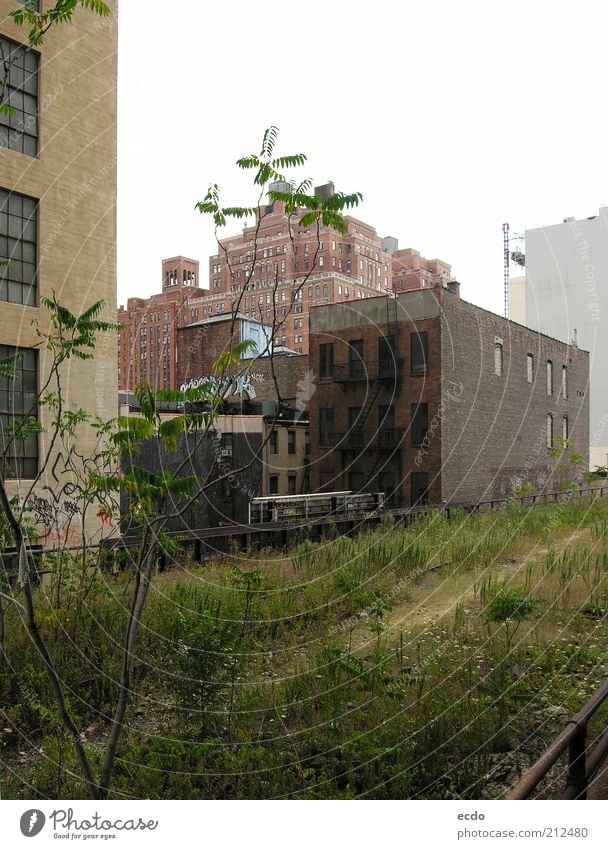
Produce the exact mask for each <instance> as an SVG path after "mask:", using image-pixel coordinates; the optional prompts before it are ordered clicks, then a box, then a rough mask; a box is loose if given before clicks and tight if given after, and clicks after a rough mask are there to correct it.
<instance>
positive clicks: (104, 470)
mask: <svg viewBox="0 0 608 849" xmlns="http://www.w3.org/2000/svg"><path fill="white" fill-rule="evenodd" d="M83 5H88V4H86V3H84V4H83ZM276 136H277V131H276V129H275V128H274V127H271V128H269V129H268V130H267V131H266V132H265V134H264V139H263V143H262V149H261V152H260V154H259V155H257V156H250V157H245V158H243V159H240V160H238V162H237V165H238V166H239V167H240V168H242V169H244V170H252V171H253V186H254V190H255V191H256V192H257V195H258V200H257V205H256V206H252V207H222V206H221V205H220V201H219V189H218V188H217V186H216V185H213V186H212V187H211V188H210V189H209V192H208V193H207V195H206V197H205V199H204V200H203V201H201V203H200V204H198V205H197V206H198V209H199V210H200V212H202V213H203V214H206V215H210V216H211V217H212V219H213V222H214V224H215V227H216V228H219V227H222V226H224V224H225V223H226V222H227V221H229V220H231V219H236V220H239V219H241V218H243V217H244V216H245V215H246V214H249V215H251V214H255V215H256V217H257V219H258V231H257V232H259V222H260V220H261V219H262V217H263V215H264V211H263V209H262V207H261V198H262V196H263V194H264V193H265V191H266V190H267V187H268V183H269V182H270V181H275V182H281V183H282V184H284V188H282V189H281V190H280V191H279V190H270V191H269V195H270V196H271V197H274V198H275V199H280V200H282V201H283V202H284V203H285V205H286V208H287V211H288V215H289V221H290V230H291V226H292V222H297V223H299V224H301V225H303V226H309V227H314V228H315V229H316V233H317V246H316V251H315V257H316V255H317V254H318V251H319V245H320V242H319V237H320V233H321V228H322V226H329V227H333V228H335V229H338V230H343V229H345V224H344V219H343V217H342V210H343V209H345V208H349V207H351V206H354V205H356V203H358V201H359V199H360V195H359V194H354V195H335V196H333V197H331V198H329V199H324V198H321V197H318V196H315V195H314V194H313V195H310V194H307V192H308V191H309V189H310V186H311V181H309V180H305V181H304V182H301V183H300V184H299V185H298V186H297V187H296V186H295V184H293V183H288V182H287V180H286V178H285V176H284V171H285V170H286V169H289V168H291V167H296V166H299V165H301V164H302V163H303V162H304V161H305V159H306V157H305V156H304V155H303V154H296V155H294V156H275V154H274V147H275V142H276ZM279 169H281V170H279ZM220 247H222V248H223V249H224V250H225V247H224V246H223V245H222V243H221V242H220ZM253 253H254V261H253V263H252V266H251V272H250V275H249V279H250V278H251V276H252V275H253V273H254V268H255V261H256V258H257V255H258V249H257V235H256V239H255V240H254V251H253ZM312 267H313V268H314V262H313V264H312ZM308 277H309V275H307V277H305V278H304V280H303V281H300V283H299V284H295V285H294V287H293V288H292V299H291V304H290V306H293V304H294V302H295V300H296V298H295V297H294V296H293V293H297V291H298V290H299V289H301V287H302V285H304V283H305V282H306V280H307V279H308ZM278 285H279V280H278V277H277V279H276V280H275V287H274V288H275V292H276V288H277V287H278ZM242 291H243V290H241V292H240V293H239V294H238V296H237V298H236V301H235V303H234V304H233V307H232V322H233V325H234V322H235V320H236V315H237V312H238V309H239V306H240V299H241V298H242ZM274 300H275V307H274V309H273V314H274V315H273V322H272V337H271V338H274V335H275V334H276V331H277V328H279V327H280V326H281V324H282V323H283V322H284V320H285V318H286V316H283V315H280V314H279V312H278V309H277V308H276V299H274ZM44 304H45V306H46V307H47V308H48V309H49V310H50V313H51V329H50V330H49V332H44V333H43V332H39V338H40V345H43V346H45V347H46V349H47V350H48V351H49V353H50V355H51V367H50V371H49V376H48V379H47V380H46V382H45V385H44V386H43V388H42V390H41V391H40V392H39V393H38V394H37V396H36V398H35V400H34V402H33V403H32V406H31V409H30V410H29V411H28V415H26V416H25V417H24V418H23V419H22V420H20V421H18V422H17V423H16V424H15V425H14V427H13V428H12V429H11V428H10V427H9V428H5V429H4V437H5V443H4V447H3V452H2V453H0V465H1V468H2V470H3V472H4V477H2V478H0V509H1V514H2V516H3V517H4V527H3V528H0V530H1V531H2V533H0V541H1V542H0V544H1V545H2V550H3V553H4V555H6V554H7V553H9V552H15V555H16V558H17V561H18V569H17V574H16V575H15V574H14V572H12V571H11V566H10V562H9V561H8V560H7V559H6V557H5V558H4V559H3V563H2V566H3V568H2V574H1V580H2V586H1V591H0V600H1V601H2V602H3V603H4V604H10V605H12V606H13V607H14V608H15V609H16V610H18V611H19V613H20V616H21V619H22V623H23V626H24V627H25V628H26V630H27V632H28V634H29V636H30V637H31V640H32V643H33V645H34V646H35V648H36V651H37V652H38V654H39V656H40V657H41V659H42V661H43V663H44V668H45V673H46V675H47V678H48V680H49V682H50V684H51V689H52V694H53V698H54V701H55V710H56V711H57V722H58V723H59V724H60V725H61V727H63V728H64V729H65V731H66V732H67V733H68V734H69V737H70V740H71V741H72V744H73V746H74V750H75V754H76V758H77V761H78V764H79V766H80V770H81V773H82V776H83V778H84V781H85V782H86V785H87V788H88V792H89V794H90V795H91V797H92V798H95V799H103V798H107V796H108V794H109V792H110V787H111V782H112V774H113V769H114V765H115V761H116V756H117V752H118V746H119V742H120V739H121V734H122V732H123V729H124V725H125V717H126V712H127V708H128V704H129V696H130V693H131V688H132V675H133V665H134V662H135V660H136V648H137V643H138V636H139V631H140V627H141V623H142V618H143V615H144V610H145V607H146V602H147V600H148V597H149V592H150V588H151V586H152V583H153V580H154V575H155V571H156V565H157V562H158V559H159V556H160V555H161V554H162V553H163V552H164V551H166V550H167V549H168V548H169V547H170V546H171V540H170V538H169V536H168V535H167V530H168V528H169V527H170V525H171V522H172V521H174V520H175V519H177V518H179V517H182V516H183V515H184V514H185V512H186V511H187V510H188V509H189V508H190V507H191V506H192V505H195V504H197V503H198V502H199V500H200V498H201V497H202V495H203V494H204V493H205V491H206V490H208V489H209V487H211V486H213V485H217V483H218V482H219V481H221V480H223V479H225V478H227V477H230V476H232V475H235V474H238V473H239V472H240V471H243V470H244V469H245V468H247V467H248V466H249V465H251V464H252V463H253V462H255V461H256V459H257V458H259V457H260V455H261V451H262V450H263V447H264V444H265V442H264V443H263V444H262V446H260V448H259V449H258V451H257V452H254V453H253V455H252V457H251V459H250V460H249V461H248V462H247V464H245V465H243V466H241V467H240V468H239V469H231V470H229V471H225V472H222V471H221V472H220V473H219V474H217V473H214V472H213V470H210V471H209V474H208V475H207V476H206V477H205V478H204V479H202V480H201V479H199V478H198V477H197V476H195V475H192V474H188V471H189V465H190V461H191V457H192V455H193V453H194V452H196V451H197V450H198V448H199V447H200V446H201V445H202V444H203V442H204V440H206V439H208V438H210V437H212V436H213V435H214V433H215V427H214V425H215V423H216V421H217V416H218V412H219V410H220V409H221V405H222V403H223V401H224V400H225V398H226V394H227V392H228V391H229V389H228V384H227V382H226V377H227V376H234V374H235V373H236V374H239V373H242V372H243V371H244V370H245V369H246V368H247V362H246V361H244V360H243V357H244V356H245V355H246V354H247V353H248V352H249V351H250V349H251V345H252V343H251V341H250V340H245V341H243V342H240V343H239V344H238V345H236V346H234V347H232V348H231V349H230V350H228V351H226V352H224V353H223V354H222V355H221V356H220V357H219V358H218V360H217V361H216V363H215V365H214V375H213V376H212V377H211V378H210V379H208V380H205V381H203V382H202V383H201V384H199V386H198V387H197V388H195V389H194V388H192V389H185V390H176V389H174V390H163V391H157V392H154V391H152V389H151V388H150V386H149V385H147V384H146V383H142V384H140V385H139V386H138V387H137V396H138V399H139V403H140V407H141V416H140V417H137V418H135V417H124V418H120V417H119V418H117V419H116V420H114V421H111V422H104V421H100V420H99V419H96V418H93V417H91V416H90V414H89V413H88V412H87V411H86V410H81V409H76V410H67V409H65V408H64V379H65V368H66V364H67V363H68V362H69V360H70V359H72V358H81V359H88V358H91V357H92V356H93V352H94V349H95V345H96V342H97V338H98V336H99V335H100V334H105V333H112V332H116V331H117V329H118V326H117V325H115V324H112V323H109V322H104V321H100V320H99V318H98V316H99V314H100V311H101V309H102V306H103V305H102V303H101V302H97V303H95V304H93V305H92V306H91V307H90V308H89V309H88V310H86V311H85V312H84V313H83V314H82V315H80V316H76V315H74V314H72V313H71V312H70V311H69V310H67V309H66V308H65V307H63V306H62V305H61V304H59V303H58V302H57V300H56V298H55V297H54V296H53V297H52V298H48V299H45V301H44ZM262 353H266V354H268V355H270V361H271V364H272V363H273V360H272V351H271V341H269V343H268V345H267V348H266V350H265V351H264V352H262ZM0 365H1V367H2V369H3V370H4V372H3V373H4V374H5V376H6V378H7V380H11V379H15V370H14V367H13V366H14V363H11V362H5V363H3V364H0ZM273 380H274V383H275V387H276V390H277V397H279V398H280V392H279V387H278V381H277V379H276V375H275V373H274V367H273ZM165 401H175V402H178V403H179V404H180V405H181V406H182V408H183V412H182V413H181V414H179V415H176V416H175V417H174V418H172V419H169V420H162V418H161V416H160V415H159V413H158V404H159V402H165ZM41 409H45V410H46V412H47V419H48V421H49V424H48V433H47V441H48V446H49V447H48V450H47V451H46V454H45V456H44V457H43V458H42V462H41V464H40V468H39V470H38V474H37V477H36V479H35V480H34V481H33V482H32V483H31V484H30V485H28V488H27V491H26V493H25V495H24V496H22V497H20V498H13V499H11V498H9V495H8V492H7V489H6V485H5V479H4V478H5V477H6V476H7V473H8V471H9V457H10V456H11V455H10V450H11V446H13V445H14V443H15V442H17V443H21V442H23V441H24V440H25V439H28V438H31V437H32V436H35V435H36V434H38V433H40V431H41V430H42V427H41V425H40V418H41V416H39V415H38V413H39V411H40V410H41ZM277 416H278V407H277V413H276V415H275V417H274V419H273V422H272V424H271V430H270V431H269V432H268V434H267V437H266V440H267V439H269V438H270V433H271V432H272V427H274V426H275V425H276V421H277ZM83 428H93V430H94V433H95V436H96V439H97V449H96V451H95V452H94V453H93V455H92V456H87V457H84V456H82V454H81V453H80V452H79V451H78V434H79V433H80V432H81V431H82V429H83ZM150 439H155V440H158V442H159V444H161V445H162V446H163V447H164V448H165V449H166V450H168V451H175V450H176V449H177V448H178V446H179V445H181V446H182V447H184V451H183V453H182V454H181V455H180V456H179V460H178V463H177V465H176V467H175V468H174V469H173V471H171V472H169V471H167V470H166V469H163V468H161V469H160V470H158V471H153V470H150V469H149V468H145V467H144V466H143V465H142V464H140V463H139V462H138V460H137V458H138V451H139V450H140V448H141V446H142V445H143V444H144V443H145V442H146V441H147V440H150ZM60 444H63V445H64V446H65V448H66V451H65V452H64V453H65V454H66V455H67V456H66V459H65V463H66V470H67V471H68V472H69V473H70V476H71V480H70V486H71V490H70V491H71V493H72V494H73V499H72V500H73V501H74V503H75V504H76V509H75V516H76V519H75V520H77V521H83V517H84V516H85V515H86V512H87V511H89V510H96V511H98V515H100V516H101V517H102V518H103V519H104V520H105V519H106V518H107V520H108V525H113V524H114V523H120V522H121V521H122V522H123V528H124V531H125V534H126V535H127V536H128V538H129V540H130V542H131V546H132V547H131V550H132V551H133V552H134V556H133V558H132V562H131V564H130V570H131V572H132V584H131V586H132V591H131V597H130V601H129V605H128V615H127V617H126V625H125V629H124V633H123V635H122V647H121V669H120V674H119V678H118V681H117V682H116V687H115V705H114V711H113V716H112V719H111V723H110V727H109V729H108V731H107V738H106V740H105V744H104V747H103V749H104V751H103V759H102V763H101V765H100V767H99V768H98V769H96V768H95V766H94V763H93V761H92V759H91V756H90V753H88V752H87V749H86V746H85V743H84V742H83V736H82V730H81V729H80V728H79V726H78V722H77V720H76V718H75V715H74V711H73V710H72V709H71V707H70V699H69V698H68V695H67V690H66V688H67V685H66V683H65V682H64V681H63V680H62V676H61V674H60V670H58V668H57V665H56V662H55V660H54V659H53V653H52V651H51V650H50V649H49V644H48V637H47V636H46V635H45V633H44V629H43V628H42V627H41V624H40V616H39V610H38V607H39V605H38V601H37V599H39V596H40V593H41V592H42V590H41V589H40V588H37V585H38V583H39V568H38V565H37V562H36V561H35V559H34V556H33V551H32V546H33V545H34V543H36V542H38V541H42V543H44V542H45V540H47V539H48V536H49V533H50V532H51V530H52V528H53V526H54V525H55V523H56V522H57V516H56V513H55V511H54V510H53V509H52V505H51V508H50V509H49V508H48V507H47V505H44V504H41V503H40V500H39V498H38V495H37V485H38V483H39V482H40V480H41V479H42V476H43V475H44V473H45V471H46V469H47V468H48V467H49V464H50V463H51V462H52V460H53V457H54V456H55V453H56V450H57V447H58V446H59V445H60ZM121 501H122V503H123V505H125V504H126V511H125V512H124V513H123V512H122V511H121ZM98 542H99V541H98V540H94V541H91V540H89V541H86V540H85V542H83V543H82V546H81V548H80V550H79V551H78V552H77V555H76V556H77V558H78V564H79V569H80V573H81V581H80V585H79V593H80V597H79V600H78V603H77V608H78V604H81V603H82V594H83V593H85V592H86V582H87V576H88V575H89V574H90V573H91V572H95V570H97V569H98V568H99V546H98ZM70 548H71V546H70V545H69V539H68V537H67V535H66V537H64V538H62V537H59V538H58V539H57V540H56V542H55V551H54V557H53V558H51V559H50V560H49V563H50V564H51V568H52V569H53V570H55V571H54V574H53V579H54V580H55V583H56V585H57V586H60V584H61V576H60V574H59V575H58V574H56V572H57V570H60V569H61V564H62V563H63V562H64V555H66V556H68V555H69V556H74V555H73V554H72V553H71V552H70ZM15 579H16V580H15ZM237 579H238V581H239V582H241V583H242V584H243V586H244V587H245V598H246V604H245V609H244V612H243V624H242V628H241V630H240V631H239V635H240V636H239V638H240V639H241V640H242V637H243V636H244V634H245V629H246V627H247V618H248V615H249V610H250V606H251V598H252V592H253V591H254V589H255V588H256V587H257V585H258V583H259V581H258V576H257V575H252V574H249V573H243V574H239V575H237ZM58 593H59V590H58ZM75 627H77V620H76V626H75ZM235 658H236V655H235ZM236 671H237V661H236V659H234V660H233V664H232V670H231V672H232V677H231V686H232V693H233V692H234V684H235V676H236ZM70 686H71V688H72V689H74V686H75V685H74V683H71V684H70Z"/></svg>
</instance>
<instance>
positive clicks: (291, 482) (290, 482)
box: [287, 472, 296, 495]
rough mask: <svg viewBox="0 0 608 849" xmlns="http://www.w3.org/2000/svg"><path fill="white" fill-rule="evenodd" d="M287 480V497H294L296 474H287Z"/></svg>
mask: <svg viewBox="0 0 608 849" xmlns="http://www.w3.org/2000/svg"><path fill="white" fill-rule="evenodd" d="M288 475H289V476H288V478H287V495H295V494H296V474H295V472H289V473H288Z"/></svg>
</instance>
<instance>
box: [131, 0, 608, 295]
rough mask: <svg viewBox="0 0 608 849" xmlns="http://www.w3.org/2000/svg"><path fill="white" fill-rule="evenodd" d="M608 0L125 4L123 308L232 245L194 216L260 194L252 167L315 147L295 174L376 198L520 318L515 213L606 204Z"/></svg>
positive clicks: (464, 286) (466, 280)
mask: <svg viewBox="0 0 608 849" xmlns="http://www.w3.org/2000/svg"><path fill="white" fill-rule="evenodd" d="M607 24H608V15H607V12H606V11H605V10H604V8H602V3H601V2H595V0H594V2H591V0H578V2H577V3H576V4H574V3H572V2H562V1H561V0H552V2H545V0H527V2H520V0H514V2H510V3H497V2H493V3H489V2H488V0H485V2H473V0H461V2H458V3H455V2H453V0H451V2H437V1H436V2H433V0H425V2H415V3H414V2H408V0H405V2H401V3H399V4H398V3H396V2H395V0H391V2H388V0H375V2H374V3H371V4H370V3H361V2H358V0H350V1H349V2H345V0H329V2H328V0H325V2H320V0H307V2H306V3H300V4H295V3H286V2H285V0H282V2H277V0H268V2H265V3H263V4H260V3H251V2H242V0H232V2H231V0H225V1H224V2H222V3H206V2H201V0H179V2H178V3H171V4H169V3H164V2H162V3H161V2H160V0H122V2H121V4H120V18H119V32H120V36H119V89H118V91H119V94H118V98H119V127H118V144H119V164H118V302H119V304H120V303H124V302H126V299H127V298H128V297H133V296H138V297H147V296H149V295H151V294H153V293H155V292H157V291H160V286H161V260H162V259H163V258H164V257H170V256H175V255H178V254H183V255H185V256H188V257H192V258H194V259H198V260H199V261H200V262H201V272H202V280H203V281H204V283H205V285H206V282H207V259H208V257H209V255H210V254H212V253H215V242H214V236H213V228H212V226H211V223H210V221H209V220H207V219H205V218H204V217H202V216H201V215H200V213H199V212H197V211H195V208H194V207H195V204H196V202H197V201H199V200H201V199H202V198H203V196H204V195H205V192H206V190H207V188H208V186H209V184H210V183H218V184H219V185H220V188H221V191H222V199H223V202H225V203H226V204H230V205H252V204H254V203H255V200H256V195H255V194H254V193H253V191H252V188H250V183H248V181H247V178H246V175H245V174H243V172H240V171H239V170H238V169H237V167H236V165H235V161H236V159H237V158H238V157H240V156H243V155H245V154H248V153H251V152H259V148H260V145H261V140H262V136H263V133H264V130H265V128H266V127H268V126H270V125H271V124H272V125H275V126H276V127H278V128H279V131H280V132H279V139H278V144H277V152H279V153H296V152H298V153H299V152H302V153H305V154H306V155H307V157H308V159H307V162H306V164H305V165H304V166H303V168H302V169H300V170H298V171H295V172H294V174H293V176H294V177H296V178H300V177H301V178H304V177H310V178H311V179H312V180H313V181H314V185H320V184H322V183H324V182H327V181H328V180H333V181H334V183H335V185H336V189H337V190H340V191H344V192H355V191H358V192H361V193H362V194H363V202H362V204H361V205H360V206H359V207H358V208H357V210H356V211H355V213H354V214H355V215H356V217H358V218H360V219H362V220H363V221H366V222H367V223H369V224H372V225H373V226H374V227H375V228H376V230H377V232H378V234H379V235H380V236H387V235H391V236H395V237H397V238H398V240H399V247H400V248H406V247H413V248H415V249H416V250H419V251H420V253H421V254H422V255H423V256H426V257H429V258H435V257H437V258H440V259H443V260H445V261H446V262H449V263H451V265H452V269H453V273H454V275H455V276H456V278H457V279H458V280H459V281H460V283H461V295H462V297H463V298H465V299H466V300H469V301H472V302H473V303H476V304H479V305H480V306H483V307H485V308H487V309H491V310H494V311H496V312H502V304H503V247H502V224H503V222H509V224H510V226H511V231H512V232H514V233H520V232H523V231H524V230H525V229H527V228H528V229H529V228H532V227H538V226H542V225H546V224H555V223H559V222H561V221H562V220H563V219H564V218H566V217H569V216H575V217H577V218H584V217H587V216H590V215H594V214H596V213H597V211H598V208H599V207H600V206H605V205H608V185H607V183H606V171H605V166H606V92H605V82H606V74H605V60H604V61H602V59H603V57H604V55H605V34H606V25H607Z"/></svg>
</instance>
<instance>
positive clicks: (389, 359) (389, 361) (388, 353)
mask: <svg viewBox="0 0 608 849" xmlns="http://www.w3.org/2000/svg"><path fill="white" fill-rule="evenodd" d="M394 370H395V337H394V336H379V337H378V374H380V375H387V374H393V372H394Z"/></svg>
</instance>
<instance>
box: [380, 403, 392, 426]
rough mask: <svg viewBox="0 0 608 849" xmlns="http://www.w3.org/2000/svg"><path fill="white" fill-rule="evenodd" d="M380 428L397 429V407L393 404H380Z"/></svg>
mask: <svg viewBox="0 0 608 849" xmlns="http://www.w3.org/2000/svg"><path fill="white" fill-rule="evenodd" d="M378 427H381V428H386V429H387V430H394V429H395V407H394V405H393V404H380V406H379V407H378Z"/></svg>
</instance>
